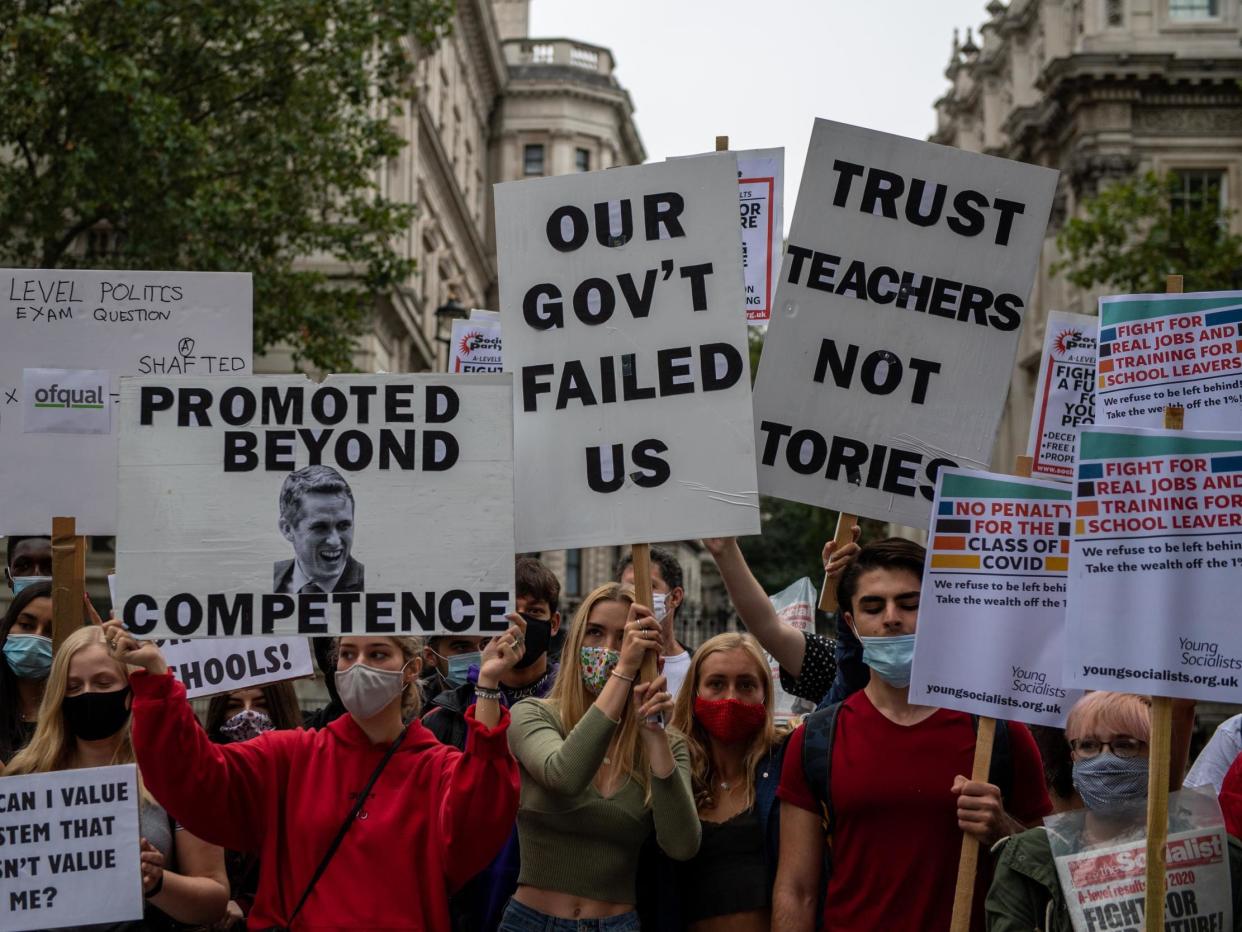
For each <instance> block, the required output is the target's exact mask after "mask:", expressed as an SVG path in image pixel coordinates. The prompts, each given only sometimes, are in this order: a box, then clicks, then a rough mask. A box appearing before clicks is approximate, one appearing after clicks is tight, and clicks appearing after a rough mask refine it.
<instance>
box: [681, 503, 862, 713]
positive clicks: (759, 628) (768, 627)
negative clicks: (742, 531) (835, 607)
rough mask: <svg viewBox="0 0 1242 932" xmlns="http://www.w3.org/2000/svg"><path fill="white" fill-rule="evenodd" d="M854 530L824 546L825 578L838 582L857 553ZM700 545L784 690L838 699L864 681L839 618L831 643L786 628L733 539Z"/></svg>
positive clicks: (854, 644) (857, 651) (813, 698)
mask: <svg viewBox="0 0 1242 932" xmlns="http://www.w3.org/2000/svg"><path fill="white" fill-rule="evenodd" d="M858 534H859V529H858V528H857V527H855V528H854V538H853V540H852V541H850V542H849V543H847V544H845V545H844V546H842V547H838V546H837V543H836V541H833V540H830V541H828V542H827V543H826V544H824V549H823V554H822V556H823V562H824V573H825V574H826V575H827V577H828V580H829V581H830V582H835V581H836V580H838V579H839V578H840V576H841V574H842V573H844V572H845V570H846V569H847V568H848V567H849V565H850V563H851V562H852V561H853V560H854V559H855V558H856V557H857V556H858V543H857V540H858ZM703 545H704V546H705V547H706V548H707V552H708V553H710V554H711V555H712V559H713V560H715V561H716V567H717V568H718V569H719V570H720V577H721V579H723V580H724V584H725V588H726V589H727V590H728V592H729V598H730V599H731V600H732V602H733V607H734V609H735V610H736V611H737V614H738V617H739V618H740V619H741V620H742V624H744V625H745V626H746V630H747V631H749V632H750V633H751V634H752V635H753V636H754V637H755V640H757V641H758V642H759V644H760V645H761V646H762V647H763V649H764V650H766V651H767V652H768V653H769V654H771V655H772V658H773V659H774V660H776V662H777V663H778V664H779V665H780V674H781V686H782V687H783V688H784V690H785V692H787V693H789V694H790V695H791V696H797V697H799V698H801V699H806V700H809V701H810V702H813V703H816V704H819V703H820V702H821V701H825V700H827V701H833V702H839V701H841V700H842V699H845V697H846V696H848V695H850V693H853V692H857V691H858V690H859V689H862V688H863V687H864V686H866V685H867V680H868V679H869V678H870V675H871V671H870V670H869V669H868V668H867V667H866V666H865V665H864V664H863V663H862V647H861V646H860V645H859V644H858V640H857V639H856V638H855V637H854V634H853V632H852V631H850V629H849V626H848V625H846V624H845V623H844V622H843V621H841V618H840V616H838V618H837V625H838V631H841V630H843V631H844V635H843V636H838V639H837V642H836V643H835V644H834V643H833V642H832V640H831V639H829V638H826V637H824V636H823V635H822V634H817V633H816V632H815V631H812V630H810V629H809V628H808V629H807V630H806V631H798V630H797V629H795V628H791V627H790V626H789V625H787V624H784V623H783V622H782V621H781V620H780V618H779V617H778V616H777V614H776V609H774V608H773V607H772V602H771V600H770V599H769V598H768V595H767V593H765V592H764V591H763V587H762V586H760V585H759V581H758V580H756V579H755V576H754V574H753V573H752V572H751V571H750V567H749V566H748V565H747V564H746V557H745V556H743V554H742V549H741V548H740V547H739V546H738V544H737V538H734V537H714V538H709V539H706V540H704V541H703ZM838 663H840V664H841V669H840V672H838Z"/></svg>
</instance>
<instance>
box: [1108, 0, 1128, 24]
mask: <svg viewBox="0 0 1242 932" xmlns="http://www.w3.org/2000/svg"><path fill="white" fill-rule="evenodd" d="M1104 21H1105V23H1107V25H1108V26H1109V27H1111V28H1114V29H1115V28H1117V27H1119V26H1124V25H1125V24H1126V4H1125V0H1104Z"/></svg>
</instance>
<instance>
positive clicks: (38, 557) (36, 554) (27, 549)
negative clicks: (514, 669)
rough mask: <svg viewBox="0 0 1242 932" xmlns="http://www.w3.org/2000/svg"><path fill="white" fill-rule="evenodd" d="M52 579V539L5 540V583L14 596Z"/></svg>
mask: <svg viewBox="0 0 1242 932" xmlns="http://www.w3.org/2000/svg"><path fill="white" fill-rule="evenodd" d="M51 578H52V540H51V538H50V537H16V536H12V535H10V536H9V537H7V538H6V539H5V558H4V581H5V583H6V584H7V585H8V587H9V588H10V589H12V590H13V594H14V595H18V594H19V593H20V592H21V591H22V590H23V589H24V588H26V587H27V586H30V585H33V584H34V583H37V582H47V581H50V580H51Z"/></svg>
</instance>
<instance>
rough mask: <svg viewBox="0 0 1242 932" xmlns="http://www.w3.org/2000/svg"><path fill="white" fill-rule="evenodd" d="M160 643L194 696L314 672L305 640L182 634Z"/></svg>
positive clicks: (261, 684)
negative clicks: (189, 635) (183, 636)
mask: <svg viewBox="0 0 1242 932" xmlns="http://www.w3.org/2000/svg"><path fill="white" fill-rule="evenodd" d="M156 643H157V644H158V645H159V648H160V652H161V653H162V654H163V655H164V660H165V661H166V662H167V663H168V669H170V670H172V672H173V676H175V677H176V678H177V679H179V680H181V685H182V686H184V687H185V694H186V696H187V697H188V698H190V699H199V698H202V697H204V696H215V695H217V694H219V693H228V692H232V691H233V690H235V689H246V688H248V687H251V686H265V685H267V684H268V683H279V682H280V681H281V680H291V679H295V678H297V677H299V676H314V675H315V667H314V664H313V662H312V661H311V651H310V644H309V643H308V642H307V640H306V638H264V637H251V638H179V639H175V640H159V641H156Z"/></svg>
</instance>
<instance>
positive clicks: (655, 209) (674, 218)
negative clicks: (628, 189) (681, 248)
mask: <svg viewBox="0 0 1242 932" xmlns="http://www.w3.org/2000/svg"><path fill="white" fill-rule="evenodd" d="M685 209H686V202H685V201H684V200H683V199H682V197H681V195H680V194H678V193H677V192H676V191H669V192H667V193H665V194H644V195H643V218H644V220H645V221H646V228H647V229H646V234H647V239H649V240H658V239H660V227H661V226H663V227H664V229H665V230H666V231H667V232H668V237H669V239H676V238H677V237H679V236H685V235H686V231H685V230H683V229H682V228H681V222H680V220H678V218H679V217H680V216H681V212H682V211H683V210H685Z"/></svg>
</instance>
